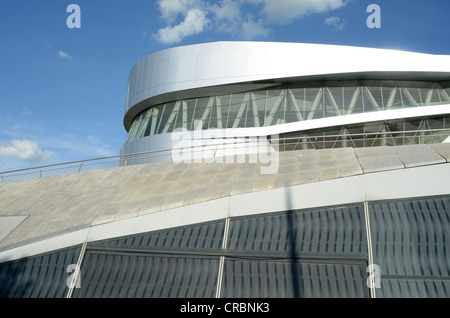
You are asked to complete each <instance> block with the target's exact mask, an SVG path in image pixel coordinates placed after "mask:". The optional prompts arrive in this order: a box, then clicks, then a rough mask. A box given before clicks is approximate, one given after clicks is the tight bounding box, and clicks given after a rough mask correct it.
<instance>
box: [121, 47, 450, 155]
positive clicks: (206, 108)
mask: <svg viewBox="0 0 450 318" xmlns="http://www.w3.org/2000/svg"><path fill="white" fill-rule="evenodd" d="M449 61H450V59H449V57H448V56H434V55H427V54H419V53H411V52H401V51H393V50H382V49H370V48H356V47H342V46H330V45H316V44H297V43H267V42H217V43H207V44H200V45H191V46H185V47H178V48H172V49H168V50H164V51H161V52H157V53H154V54H152V55H150V56H147V57H146V58H144V59H142V60H141V61H139V62H138V63H137V64H136V65H135V66H134V67H133V68H132V70H131V72H130V78H129V84H128V90H127V102H126V112H125V117H124V125H125V128H126V130H127V131H128V136H127V139H126V141H125V145H124V147H123V149H122V154H131V153H138V152H144V151H161V150H167V149H172V148H173V147H174V145H175V144H176V142H177V141H178V138H177V137H176V136H174V135H173V133H174V132H179V131H207V130H215V131H220V133H221V135H222V136H227V137H228V138H248V137H255V136H256V137H261V136H265V137H268V136H273V135H277V136H278V138H279V139H277V140H279V143H280V146H281V148H280V150H296V149H310V148H314V149H324V148H336V147H367V146H384V145H407V144H418V143H436V142H437V143H439V142H442V141H445V140H446V139H447V137H448V136H449V133H448V129H449V128H450V125H449V118H448V115H449V114H450V111H449V106H448V105H449V104H450V96H449V95H450V67H449V65H450V64H449ZM203 143H205V141H204V140H203ZM199 144H201V143H199Z"/></svg>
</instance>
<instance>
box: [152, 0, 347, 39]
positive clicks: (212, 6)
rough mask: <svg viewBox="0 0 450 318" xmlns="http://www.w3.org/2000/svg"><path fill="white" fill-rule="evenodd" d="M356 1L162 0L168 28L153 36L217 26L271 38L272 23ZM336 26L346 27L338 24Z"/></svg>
mask: <svg viewBox="0 0 450 318" xmlns="http://www.w3.org/2000/svg"><path fill="white" fill-rule="evenodd" d="M349 1H352V0H221V1H208V0H159V1H158V3H157V6H158V9H159V11H160V13H161V18H162V19H163V20H164V21H165V22H166V27H164V28H160V29H159V30H158V31H157V33H156V34H155V35H154V36H153V37H154V38H155V39H157V40H158V41H160V42H162V43H165V44H172V43H177V42H180V41H181V40H183V39H184V38H185V37H187V36H190V35H193V34H199V33H201V32H204V31H205V30H206V29H207V28H210V27H211V28H215V29H216V31H218V32H225V33H229V34H231V35H233V36H236V37H241V38H244V39H245V40H251V39H255V38H263V37H267V36H268V35H269V34H270V28H269V26H270V25H271V24H272V25H273V24H289V23H292V22H293V20H295V19H297V18H301V17H303V16H305V15H308V14H314V13H326V12H329V11H332V10H336V9H339V8H342V7H344V6H345V5H346V4H347V3H348V2H349ZM334 26H335V27H338V28H339V27H341V28H342V27H343V22H341V24H335V25H334Z"/></svg>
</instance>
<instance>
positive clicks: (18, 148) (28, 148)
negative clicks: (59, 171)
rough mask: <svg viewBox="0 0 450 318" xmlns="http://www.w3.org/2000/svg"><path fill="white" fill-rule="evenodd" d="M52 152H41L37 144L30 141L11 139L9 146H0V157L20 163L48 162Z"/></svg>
mask: <svg viewBox="0 0 450 318" xmlns="http://www.w3.org/2000/svg"><path fill="white" fill-rule="evenodd" d="M53 154H54V152H52V151H49V150H44V151H43V150H41V149H40V148H39V147H38V145H37V143H36V142H34V141H30V140H26V139H25V140H18V139H13V140H12V141H11V145H9V146H0V157H9V158H13V159H17V160H21V161H30V162H39V161H46V160H48V159H49V158H50V157H51V156H52V155H53Z"/></svg>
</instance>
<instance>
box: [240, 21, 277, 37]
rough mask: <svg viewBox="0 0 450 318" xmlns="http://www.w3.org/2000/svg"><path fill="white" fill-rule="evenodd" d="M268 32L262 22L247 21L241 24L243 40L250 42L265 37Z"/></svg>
mask: <svg viewBox="0 0 450 318" xmlns="http://www.w3.org/2000/svg"><path fill="white" fill-rule="evenodd" d="M269 32H270V30H269V29H266V28H265V27H264V25H263V23H262V21H261V20H260V21H258V22H254V21H252V20H249V21H247V22H244V23H243V24H242V36H243V37H244V39H245V40H251V39H255V38H259V37H266V36H267V35H269Z"/></svg>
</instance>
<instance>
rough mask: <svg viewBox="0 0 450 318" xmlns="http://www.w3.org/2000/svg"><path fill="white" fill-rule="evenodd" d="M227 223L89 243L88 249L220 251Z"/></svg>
mask: <svg viewBox="0 0 450 318" xmlns="http://www.w3.org/2000/svg"><path fill="white" fill-rule="evenodd" d="M224 228H225V221H224V220H220V221H214V222H207V223H200V224H195V225H189V226H185V227H178V228H173V229H165V230H161V231H154V232H149V233H143V234H137V235H130V236H126V237H121V238H118V239H112V240H111V239H108V240H102V241H97V242H91V243H88V248H95V247H107V248H116V249H120V248H132V249H170V250H204V249H208V250H219V249H221V248H222V241H223V232H224Z"/></svg>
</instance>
